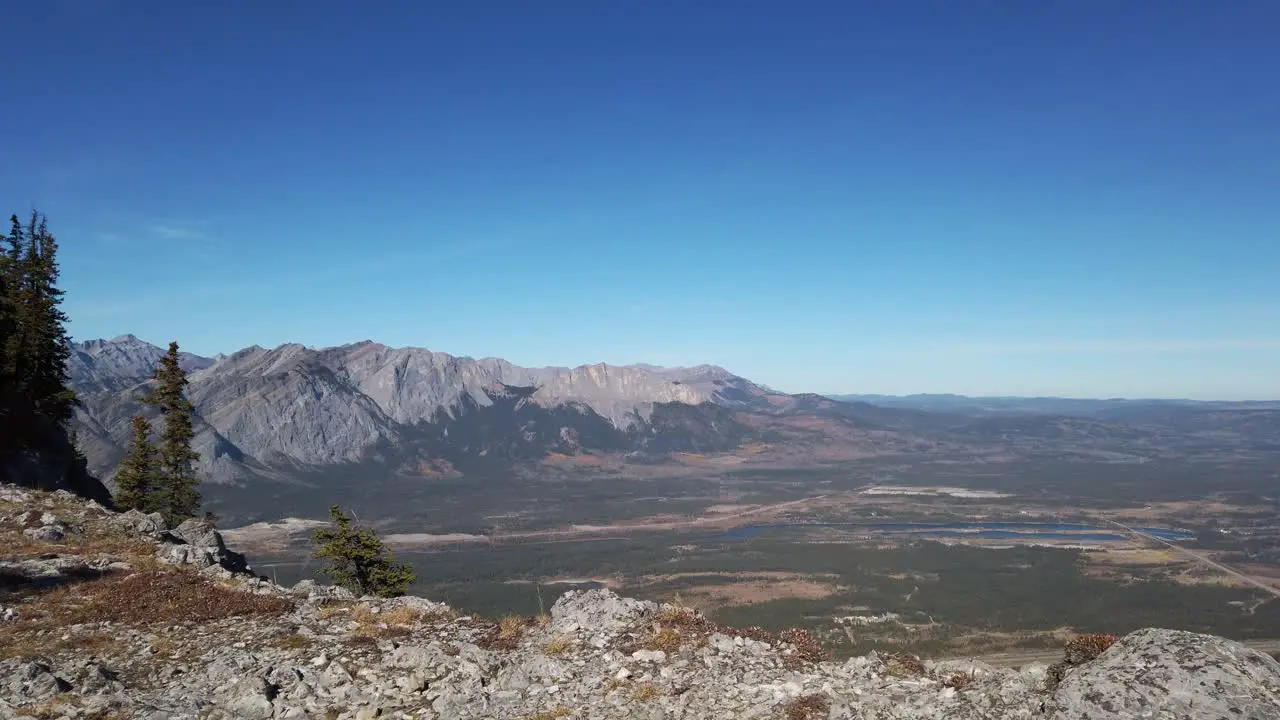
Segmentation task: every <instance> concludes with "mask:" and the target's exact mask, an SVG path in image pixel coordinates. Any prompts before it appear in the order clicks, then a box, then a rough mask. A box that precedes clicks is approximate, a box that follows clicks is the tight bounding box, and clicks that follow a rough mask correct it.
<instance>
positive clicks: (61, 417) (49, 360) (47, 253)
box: [24, 212, 77, 424]
mask: <svg viewBox="0 0 1280 720" xmlns="http://www.w3.org/2000/svg"><path fill="white" fill-rule="evenodd" d="M26 235H27V249H26V253H25V259H24V265H25V270H26V272H27V274H28V277H27V284H28V291H29V297H28V298H27V301H28V308H27V312H26V315H27V320H28V322H29V324H30V327H29V329H28V332H27V333H25V335H26V337H24V340H25V341H26V345H27V346H28V350H27V358H26V362H27V368H26V372H27V374H28V380H27V386H26V387H27V392H28V393H29V394H30V396H31V401H32V405H33V406H34V409H35V411H36V412H37V413H38V414H39V415H41V416H42V417H44V418H48V419H49V420H50V421H52V422H54V423H58V424H62V423H66V422H67V421H68V420H70V419H71V416H72V414H73V413H74V411H75V406H76V404H77V402H76V395H75V391H73V390H72V389H71V388H70V387H69V386H68V382H69V378H68V376H67V361H68V360H70V359H71V338H69V337H67V330H66V324H67V314H66V313H65V312H63V311H62V308H61V307H60V306H61V304H62V298H63V295H64V294H65V293H64V292H63V291H62V290H61V289H59V288H58V285H57V282H58V242H57V240H55V239H54V237H53V235H52V234H51V233H50V232H49V227H48V223H47V222H46V220H45V218H44V216H42V215H39V214H37V213H34V212H33V213H32V214H31V221H30V223H29V224H28V226H27V233H26Z"/></svg>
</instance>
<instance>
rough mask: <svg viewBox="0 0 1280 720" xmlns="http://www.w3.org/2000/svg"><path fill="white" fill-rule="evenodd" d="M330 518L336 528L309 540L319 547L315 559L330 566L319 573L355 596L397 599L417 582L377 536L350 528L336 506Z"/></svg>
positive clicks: (316, 534)
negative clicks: (327, 562)
mask: <svg viewBox="0 0 1280 720" xmlns="http://www.w3.org/2000/svg"><path fill="white" fill-rule="evenodd" d="M329 517H330V519H331V520H332V521H333V524H334V526H335V529H332V530H317V531H316V533H315V535H314V536H313V537H312V542H313V543H315V544H316V545H318V546H319V549H318V550H316V552H315V556H316V557H317V558H319V559H321V560H328V561H329V567H327V568H325V569H323V570H321V571H320V572H322V573H324V574H325V575H327V576H328V577H329V578H330V579H331V580H333V582H334V584H336V585H341V586H342V587H344V588H346V589H348V590H350V591H351V592H353V593H355V594H356V595H378V596H381V597H396V596H399V595H403V594H405V592H406V591H408V589H409V586H410V585H411V584H413V581H414V580H416V579H417V578H416V577H415V576H414V574H413V569H412V568H411V567H409V566H408V565H404V564H401V563H397V562H395V556H394V555H392V554H391V553H390V552H389V551H387V549H386V548H384V547H383V545H382V541H381V540H379V539H378V536H377V534H375V533H374V532H373V531H372V530H369V529H368V528H357V527H354V526H352V524H351V518H349V517H347V516H346V514H345V513H343V512H342V509H341V508H339V507H338V506H337V505H334V506H333V507H331V508H329Z"/></svg>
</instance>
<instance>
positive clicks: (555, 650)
mask: <svg viewBox="0 0 1280 720" xmlns="http://www.w3.org/2000/svg"><path fill="white" fill-rule="evenodd" d="M574 644H575V643H574V639H573V636H571V635H561V636H559V637H555V638H552V639H551V640H550V641H548V642H547V644H546V645H543V646H542V652H544V653H546V654H547V655H551V656H552V657H555V656H559V655H563V654H565V653H566V652H568V651H569V649H570V648H572V647H573V646H574Z"/></svg>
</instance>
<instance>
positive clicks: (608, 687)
mask: <svg viewBox="0 0 1280 720" xmlns="http://www.w3.org/2000/svg"><path fill="white" fill-rule="evenodd" d="M630 684H631V682H630V681H629V680H623V679H622V678H618V677H611V678H609V681H608V682H606V683H605V684H604V689H603V690H602V692H603V693H604V694H605V695H608V694H609V693H611V692H614V691H615V690H621V689H622V688H624V687H626V686H628V685H630Z"/></svg>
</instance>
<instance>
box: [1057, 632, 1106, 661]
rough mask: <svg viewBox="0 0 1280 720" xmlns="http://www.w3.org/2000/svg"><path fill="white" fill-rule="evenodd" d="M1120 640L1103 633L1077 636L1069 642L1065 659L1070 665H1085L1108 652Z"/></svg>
mask: <svg viewBox="0 0 1280 720" xmlns="http://www.w3.org/2000/svg"><path fill="white" fill-rule="evenodd" d="M1118 639H1119V638H1117V637H1116V636H1115V635H1106V634H1103V633H1088V634H1085V635H1077V636H1076V637H1073V638H1071V639H1070V640H1068V641H1067V645H1066V647H1065V654H1066V657H1065V658H1063V659H1064V660H1065V661H1066V663H1067V664H1068V665H1083V664H1085V663H1087V662H1089V661H1091V660H1093V659H1095V658H1097V657H1098V656H1099V655H1101V654H1102V653H1104V652H1106V651H1107V648H1109V647H1111V646H1112V645H1114V644H1115V643H1116V640H1118Z"/></svg>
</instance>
